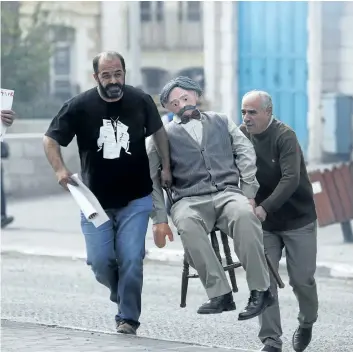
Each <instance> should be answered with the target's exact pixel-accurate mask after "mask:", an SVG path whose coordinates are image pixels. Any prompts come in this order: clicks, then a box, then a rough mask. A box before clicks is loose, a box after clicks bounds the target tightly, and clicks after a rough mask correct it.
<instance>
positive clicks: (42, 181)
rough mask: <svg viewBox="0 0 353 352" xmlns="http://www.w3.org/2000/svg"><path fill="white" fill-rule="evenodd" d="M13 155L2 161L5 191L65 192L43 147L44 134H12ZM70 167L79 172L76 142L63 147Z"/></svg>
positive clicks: (28, 193) (15, 194) (21, 194)
mask: <svg viewBox="0 0 353 352" xmlns="http://www.w3.org/2000/svg"><path fill="white" fill-rule="evenodd" d="M6 142H7V143H8V145H9V147H10V157H9V158H8V159H7V160H3V161H2V162H3V167H4V182H5V192H6V193H7V194H8V195H9V196H10V197H13V198H25V197H35V196H45V195H49V194H55V193H58V192H62V189H61V187H60V186H59V185H58V183H57V181H56V178H55V174H54V171H53V170H52V168H51V166H50V165H49V163H48V161H47V159H46V156H45V154H44V149H43V134H42V133H15V134H13V133H9V134H8V135H7V136H6ZM62 153H63V157H64V160H65V163H66V165H67V167H68V168H69V169H70V170H71V171H72V172H73V173H75V172H79V171H80V164H79V158H78V152H77V144H76V141H75V140H74V141H73V142H72V143H71V144H70V145H69V147H67V148H62Z"/></svg>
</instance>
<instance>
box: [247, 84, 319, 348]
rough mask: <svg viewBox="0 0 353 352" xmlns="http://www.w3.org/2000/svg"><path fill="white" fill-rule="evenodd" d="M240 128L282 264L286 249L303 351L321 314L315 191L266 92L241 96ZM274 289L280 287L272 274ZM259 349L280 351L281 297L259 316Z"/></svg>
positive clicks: (267, 237) (297, 339)
mask: <svg viewBox="0 0 353 352" xmlns="http://www.w3.org/2000/svg"><path fill="white" fill-rule="evenodd" d="M241 112H242V116H243V121H244V124H243V125H242V126H241V130H242V131H243V132H244V133H245V134H246V135H247V137H248V138H249V139H250V141H251V142H252V143H253V145H254V148H255V152H256V156H257V162H256V165H257V173H256V177H257V179H258V181H259V184H260V188H259V190H258V192H257V194H256V197H255V202H256V208H255V212H256V215H257V217H258V218H259V219H260V221H261V222H262V228H263V232H264V245H265V249H266V250H267V253H268V255H269V256H270V257H271V259H272V261H273V263H274V264H275V265H276V266H277V267H278V265H279V261H280V259H281V255H282V250H283V248H285V251H286V260H287V269H288V275H289V283H290V285H291V286H292V287H293V291H294V294H295V295H296V297H297V300H298V303H299V315H298V320H299V327H298V328H297V329H296V331H295V332H294V335H293V340H292V344H293V349H294V350H295V351H304V350H305V349H306V347H307V346H308V345H309V343H310V341H311V336H312V326H313V324H314V323H315V322H316V320H317V315H318V296H317V290H316V283H315V278H314V274H315V270H316V250H317V244H316V230H317V225H316V219H317V216H316V211H315V204H314V198H313V190H312V186H311V183H310V181H309V177H308V174H307V171H306V166H305V163H304V157H303V153H302V150H301V148H300V146H299V143H298V140H297V137H296V135H295V132H294V131H293V130H292V129H291V128H290V127H288V126H286V125H285V124H284V123H282V122H280V121H278V120H277V119H276V118H274V116H273V115H272V99H271V97H270V95H269V94H268V93H266V92H261V91H251V92H249V93H247V94H245V95H244V97H243V100H242V110H241ZM271 291H272V292H273V293H275V295H276V296H277V286H276V282H275V280H274V278H273V277H272V276H271ZM260 325H261V328H260V333H259V338H260V339H261V341H262V343H263V344H264V347H263V349H262V350H261V351H267V352H280V351H282V340H281V335H282V328H281V320H280V311H279V305H278V300H276V303H275V304H274V305H273V306H271V307H270V308H268V309H267V310H266V311H265V312H264V313H263V314H262V315H261V316H260Z"/></svg>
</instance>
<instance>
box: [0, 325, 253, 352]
mask: <svg viewBox="0 0 353 352" xmlns="http://www.w3.org/2000/svg"><path fill="white" fill-rule="evenodd" d="M1 340H2V341H1V345H2V346H1V347H2V351H3V352H49V351H50V352H113V351H114V352H128V351H129V352H142V351H144V352H164V351H180V352H202V351H203V352H207V351H215V352H227V351H228V352H232V351H233V352H246V351H249V350H242V349H235V350H234V349H224V348H216V347H205V346H197V345H192V344H185V343H180V342H172V341H163V340H154V339H148V338H143V337H136V336H126V335H118V334H103V333H96V332H90V331H82V330H71V329H65V328H57V327H48V326H44V325H37V324H29V323H17V322H12V321H8V320H2V321H1Z"/></svg>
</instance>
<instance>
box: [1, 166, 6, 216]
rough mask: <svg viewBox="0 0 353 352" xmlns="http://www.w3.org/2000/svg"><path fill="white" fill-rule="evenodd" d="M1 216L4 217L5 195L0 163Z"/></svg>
mask: <svg viewBox="0 0 353 352" xmlns="http://www.w3.org/2000/svg"><path fill="white" fill-rule="evenodd" d="M1 217H6V195H5V190H4V171H3V165H2V163H1Z"/></svg>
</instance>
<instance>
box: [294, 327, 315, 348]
mask: <svg viewBox="0 0 353 352" xmlns="http://www.w3.org/2000/svg"><path fill="white" fill-rule="evenodd" d="M312 332H313V328H312V327H310V328H301V327H298V328H297V330H295V331H294V334H293V339H292V345H293V349H294V351H295V352H303V351H304V350H305V349H306V348H307V347H308V346H309V343H310V341H311V336H312Z"/></svg>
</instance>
